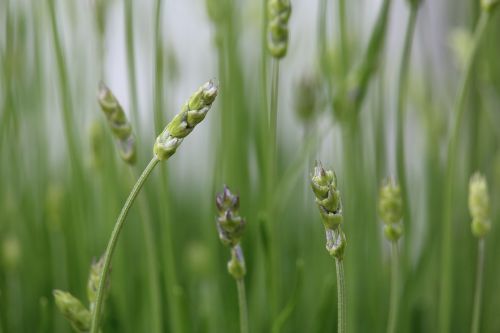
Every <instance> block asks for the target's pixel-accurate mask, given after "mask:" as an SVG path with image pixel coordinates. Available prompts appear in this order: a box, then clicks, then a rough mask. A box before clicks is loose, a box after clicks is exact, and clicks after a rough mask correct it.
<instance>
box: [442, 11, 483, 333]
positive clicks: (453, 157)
mask: <svg viewBox="0 0 500 333" xmlns="http://www.w3.org/2000/svg"><path fill="white" fill-rule="evenodd" d="M490 18H491V13H490V12H489V11H486V10H482V11H481V16H480V18H479V21H478V23H477V25H476V29H475V31H474V36H473V40H472V47H471V49H470V51H469V54H468V57H467V62H466V65H465V73H464V74H463V76H462V78H461V81H460V83H459V89H458V94H457V98H456V99H455V104H454V107H453V116H454V125H453V128H452V133H451V136H450V139H449V142H448V159H447V168H446V180H445V187H444V191H445V193H444V208H443V209H444V215H443V217H444V221H443V223H444V224H443V232H442V236H441V237H442V240H441V255H442V257H441V281H440V282H441V289H440V300H439V332H442V333H447V332H449V331H450V312H451V290H452V289H453V279H452V271H453V265H452V262H453V257H452V233H453V228H452V218H453V216H452V215H453V210H452V204H453V191H454V182H453V177H454V174H455V169H456V164H457V146H458V138H459V134H460V124H461V121H462V118H463V114H464V106H465V98H466V96H467V90H468V88H469V83H470V79H471V74H472V68H473V65H474V60H475V58H476V53H477V50H478V48H479V44H480V41H481V39H482V36H483V34H484V32H485V30H486V26H487V25H488V22H489V20H490Z"/></svg>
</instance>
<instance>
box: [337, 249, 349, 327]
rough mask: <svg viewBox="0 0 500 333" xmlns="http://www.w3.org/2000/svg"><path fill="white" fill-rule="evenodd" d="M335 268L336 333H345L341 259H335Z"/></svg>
mask: <svg viewBox="0 0 500 333" xmlns="http://www.w3.org/2000/svg"><path fill="white" fill-rule="evenodd" d="M335 266H336V267H337V312H338V319H337V321H338V329H337V332H338V333H345V332H346V331H347V330H346V326H347V325H346V324H347V311H346V308H347V304H346V299H345V279H344V263H343V259H339V258H335Z"/></svg>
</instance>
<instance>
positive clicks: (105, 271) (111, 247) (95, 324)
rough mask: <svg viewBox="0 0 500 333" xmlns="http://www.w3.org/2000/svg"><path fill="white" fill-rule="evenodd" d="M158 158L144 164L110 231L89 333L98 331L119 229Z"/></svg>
mask: <svg viewBox="0 0 500 333" xmlns="http://www.w3.org/2000/svg"><path fill="white" fill-rule="evenodd" d="M158 162H159V160H158V159H157V158H156V156H154V157H153V158H152V159H151V161H150V162H149V164H148V165H147V166H146V168H145V169H144V171H143V172H142V174H141V176H140V177H139V179H138V180H137V183H135V185H134V187H133V188H132V191H131V192H130V194H129V196H128V198H127V201H125V204H124V205H123V208H122V210H121V212H120V215H119V216H118V219H117V220H116V223H115V227H114V229H113V232H112V233H111V238H110V239H109V242H108V246H107V247H106V253H105V257H104V265H103V268H102V273H101V277H100V278H99V289H98V290H97V298H96V303H95V308H94V312H93V313H92V326H91V330H90V332H91V333H98V332H99V322H100V315H101V308H102V302H103V298H104V289H105V287H106V281H107V278H108V275H109V268H110V264H111V259H112V257H113V253H114V251H115V248H116V244H117V242H118V237H119V235H120V231H121V230H122V227H123V224H124V222H125V218H126V217H127V215H128V211H129V210H130V207H132V204H133V203H134V200H135V198H136V197H137V195H138V194H139V192H140V190H141V188H142V186H143V185H144V182H145V181H146V179H147V178H148V177H149V175H150V174H151V171H153V169H154V167H155V166H156V164H158Z"/></svg>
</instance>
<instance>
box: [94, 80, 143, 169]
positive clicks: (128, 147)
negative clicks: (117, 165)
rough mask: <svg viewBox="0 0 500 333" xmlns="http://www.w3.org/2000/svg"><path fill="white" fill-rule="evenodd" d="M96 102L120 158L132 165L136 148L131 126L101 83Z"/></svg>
mask: <svg viewBox="0 0 500 333" xmlns="http://www.w3.org/2000/svg"><path fill="white" fill-rule="evenodd" d="M98 101H99V105H100V106H101V109H102V111H103V112H104V114H105V115H106V119H107V120H108V124H109V127H110V128H111V131H112V132H113V135H114V137H115V138H116V144H117V146H118V151H119V153H120V156H121V158H122V159H123V160H124V161H125V162H127V163H129V164H134V163H135V160H136V147H135V137H134V134H133V133H132V126H131V125H130V123H129V121H128V120H127V115H126V114H125V112H124V111H123V108H122V107H121V105H120V103H119V102H118V100H117V99H116V97H115V96H114V95H113V93H112V92H111V90H110V89H109V88H108V87H107V86H106V85H105V84H104V83H103V82H101V83H100V84H99V93H98Z"/></svg>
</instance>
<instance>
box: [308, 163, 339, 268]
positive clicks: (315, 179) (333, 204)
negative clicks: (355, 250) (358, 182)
mask: <svg viewBox="0 0 500 333" xmlns="http://www.w3.org/2000/svg"><path fill="white" fill-rule="evenodd" d="M311 187H312V190H313V192H314V195H315V201H316V204H317V205H318V209H319V214H320V215H321V219H322V222H323V226H324V227H325V232H326V249H327V251H328V252H329V253H330V255H332V256H334V257H335V258H337V259H342V258H343V256H344V250H345V247H346V245H347V240H346V237H345V234H344V232H343V231H342V228H341V224H342V222H343V220H344V217H343V214H342V201H341V199H340V192H339V190H338V189H337V176H336V175H335V173H334V172H333V171H331V170H325V169H324V168H323V165H322V164H321V162H316V165H315V167H314V174H313V175H312V177H311Z"/></svg>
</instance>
